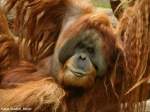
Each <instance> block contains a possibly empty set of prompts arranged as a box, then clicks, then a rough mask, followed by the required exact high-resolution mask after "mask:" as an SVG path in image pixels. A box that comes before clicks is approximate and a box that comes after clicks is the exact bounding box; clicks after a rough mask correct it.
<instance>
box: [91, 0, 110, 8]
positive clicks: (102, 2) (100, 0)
mask: <svg viewBox="0 0 150 112" xmlns="http://www.w3.org/2000/svg"><path fill="white" fill-rule="evenodd" d="M91 1H92V3H93V4H94V5H95V6H96V7H102V8H110V7H111V6H110V3H109V2H108V1H109V0H91Z"/></svg>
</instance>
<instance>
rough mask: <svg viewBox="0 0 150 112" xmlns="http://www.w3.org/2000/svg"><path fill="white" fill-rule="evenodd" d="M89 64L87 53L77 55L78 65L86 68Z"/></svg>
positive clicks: (83, 68)
mask: <svg viewBox="0 0 150 112" xmlns="http://www.w3.org/2000/svg"><path fill="white" fill-rule="evenodd" d="M87 65H88V57H87V55H86V54H84V53H81V54H79V55H78V57H77V67H78V68H80V69H82V70H85V69H86V68H87Z"/></svg>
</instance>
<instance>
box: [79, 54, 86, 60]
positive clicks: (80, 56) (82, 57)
mask: <svg viewBox="0 0 150 112" xmlns="http://www.w3.org/2000/svg"><path fill="white" fill-rule="evenodd" d="M78 58H79V60H81V61H85V60H86V55H85V54H80V55H79V57H78Z"/></svg>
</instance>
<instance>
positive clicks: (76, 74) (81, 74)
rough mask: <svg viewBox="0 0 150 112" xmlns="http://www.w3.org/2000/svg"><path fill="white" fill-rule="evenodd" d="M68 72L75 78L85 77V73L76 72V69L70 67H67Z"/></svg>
mask: <svg viewBox="0 0 150 112" xmlns="http://www.w3.org/2000/svg"><path fill="white" fill-rule="evenodd" d="M68 70H69V71H70V72H71V73H72V74H73V75H75V76H76V77H79V78H81V77H84V76H86V74H87V73H86V72H84V71H81V70H78V69H71V68H70V67H68Z"/></svg>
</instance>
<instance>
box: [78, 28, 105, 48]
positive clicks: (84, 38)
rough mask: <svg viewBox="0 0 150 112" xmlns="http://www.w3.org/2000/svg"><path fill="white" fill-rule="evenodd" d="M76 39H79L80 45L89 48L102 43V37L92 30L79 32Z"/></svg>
mask: <svg viewBox="0 0 150 112" xmlns="http://www.w3.org/2000/svg"><path fill="white" fill-rule="evenodd" d="M77 38H80V43H82V44H84V45H86V46H91V47H92V46H93V45H95V44H96V45H98V44H100V43H101V42H102V35H101V34H100V33H99V32H97V31H96V30H94V29H88V30H84V31H81V32H80V33H79V34H78V35H77Z"/></svg>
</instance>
